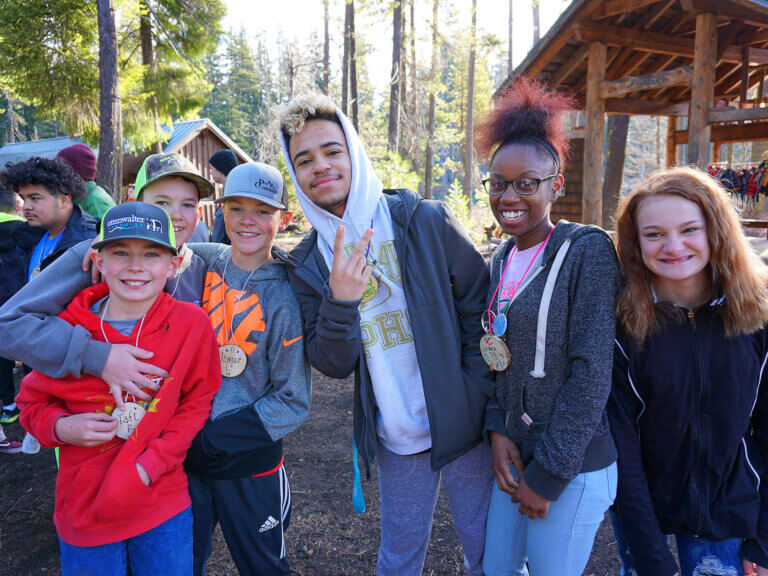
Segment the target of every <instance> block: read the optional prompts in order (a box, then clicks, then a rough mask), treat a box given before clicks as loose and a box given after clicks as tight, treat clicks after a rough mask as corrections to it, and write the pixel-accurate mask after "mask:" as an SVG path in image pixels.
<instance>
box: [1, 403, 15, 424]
mask: <svg viewBox="0 0 768 576" xmlns="http://www.w3.org/2000/svg"><path fill="white" fill-rule="evenodd" d="M18 419H19V407H18V406H17V407H16V408H14V409H13V410H7V409H5V408H3V413H2V414H0V424H10V423H11V422H16V420H18Z"/></svg>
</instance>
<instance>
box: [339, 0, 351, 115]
mask: <svg viewBox="0 0 768 576" xmlns="http://www.w3.org/2000/svg"><path fill="white" fill-rule="evenodd" d="M353 10H354V7H353V5H352V0H346V2H345V3H344V55H343V57H342V63H341V111H342V112H344V114H346V115H347V116H349V70H350V67H351V59H350V51H351V50H350V47H351V40H352V32H351V31H350V27H351V22H352V14H353Z"/></svg>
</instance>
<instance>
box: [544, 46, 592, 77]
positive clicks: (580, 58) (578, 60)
mask: <svg viewBox="0 0 768 576" xmlns="http://www.w3.org/2000/svg"><path fill="white" fill-rule="evenodd" d="M587 54H589V45H588V44H584V45H583V46H580V47H579V48H577V49H576V52H574V53H573V54H572V55H571V57H570V58H569V59H568V61H567V62H566V63H565V64H563V65H562V66H560V68H558V70H557V72H555V74H554V75H553V76H552V80H551V81H550V82H551V84H552V86H559V85H560V84H563V83H564V82H565V81H566V80H568V77H569V76H570V75H571V74H573V72H575V71H576V69H577V68H578V67H579V66H581V65H582V63H583V62H584V60H586V59H587Z"/></svg>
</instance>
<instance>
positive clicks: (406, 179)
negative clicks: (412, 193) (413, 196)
mask: <svg viewBox="0 0 768 576" xmlns="http://www.w3.org/2000/svg"><path fill="white" fill-rule="evenodd" d="M372 162H373V169H374V171H375V172H376V175H377V176H378V177H379V178H380V179H381V181H382V183H383V184H384V188H408V189H410V190H418V189H419V175H418V174H416V172H414V171H413V170H412V169H411V164H410V162H408V161H407V160H405V159H404V158H403V157H402V156H400V154H398V153H397V152H386V153H385V154H384V155H383V156H382V157H381V158H379V159H377V160H372Z"/></svg>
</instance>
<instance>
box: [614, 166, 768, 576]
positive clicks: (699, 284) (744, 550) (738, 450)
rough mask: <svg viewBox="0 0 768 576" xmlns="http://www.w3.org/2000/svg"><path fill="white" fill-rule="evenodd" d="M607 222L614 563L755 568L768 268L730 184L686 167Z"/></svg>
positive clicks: (767, 490)
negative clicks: (612, 295) (612, 257)
mask: <svg viewBox="0 0 768 576" xmlns="http://www.w3.org/2000/svg"><path fill="white" fill-rule="evenodd" d="M616 232H617V247H618V253H619V261H620V264H621V268H622V271H623V274H624V276H625V281H626V282H625V286H624V288H623V291H622V293H621V295H620V297H619V301H618V306H617V311H618V320H619V325H620V331H619V335H618V337H617V339H616V349H615V352H614V375H613V391H612V393H611V398H610V402H609V409H608V415H609V418H610V422H611V428H612V431H613V435H614V439H615V441H616V446H617V448H618V451H619V490H618V498H617V506H616V509H617V512H618V514H617V515H616V514H614V515H613V520H614V528H615V531H616V540H617V544H618V546H619V552H620V553H621V557H622V562H623V565H624V567H623V572H622V573H623V574H638V575H639V576H672V575H673V574H681V573H682V576H692V575H698V574H705V573H706V574H734V575H737V574H739V575H740V574H752V573H753V570H755V569H756V570H757V574H758V575H762V576H764V575H766V574H768V570H767V569H766V568H768V482H766V480H767V478H766V475H765V463H766V461H767V460H768V386H765V385H762V380H763V379H764V377H765V376H764V369H765V365H766V361H767V360H768V333H767V332H766V328H765V325H766V321H768V291H767V290H766V288H768V269H767V268H766V267H765V265H763V264H762V262H761V261H760V259H759V258H758V257H757V255H756V254H755V253H754V252H753V250H752V249H751V247H750V245H749V242H748V241H747V239H746V238H745V236H744V234H743V232H742V230H741V226H740V224H739V219H738V215H737V213H736V211H735V209H734V208H733V206H732V204H731V203H730V201H729V199H728V196H727V194H726V192H725V190H723V189H722V188H721V187H720V185H719V184H718V183H717V182H716V181H715V180H714V179H712V178H711V177H710V176H708V175H707V174H705V173H704V172H701V171H698V170H696V169H693V168H674V169H671V170H667V171H665V172H661V173H658V174H655V175H653V176H651V177H650V178H648V179H647V180H646V181H645V182H643V183H641V184H640V185H639V186H638V187H637V188H636V189H635V190H634V191H633V192H632V193H631V194H630V195H629V196H626V197H625V198H623V199H622V201H621V203H620V205H619V210H618V215H617V221H616ZM671 534H674V535H675V540H676V543H677V555H678V558H679V561H680V567H678V564H677V562H676V560H675V558H674V556H673V555H672V553H671V552H670V550H669V547H668V537H667V535H671ZM755 564H756V565H757V566H755Z"/></svg>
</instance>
